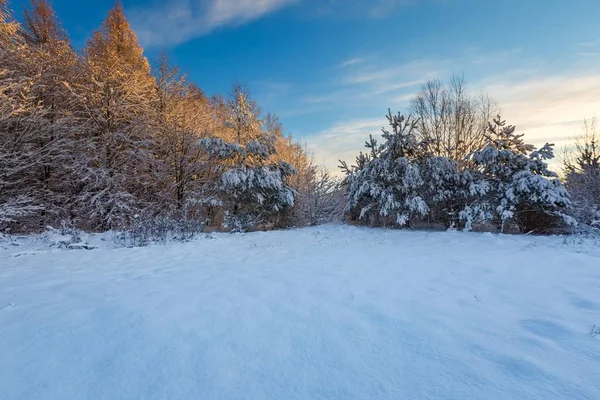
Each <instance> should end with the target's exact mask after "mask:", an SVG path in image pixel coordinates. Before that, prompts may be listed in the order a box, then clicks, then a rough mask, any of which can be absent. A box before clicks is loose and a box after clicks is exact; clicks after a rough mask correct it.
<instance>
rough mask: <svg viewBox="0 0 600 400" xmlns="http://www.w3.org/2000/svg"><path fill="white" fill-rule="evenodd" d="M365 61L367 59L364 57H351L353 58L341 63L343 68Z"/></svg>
mask: <svg viewBox="0 0 600 400" xmlns="http://www.w3.org/2000/svg"><path fill="white" fill-rule="evenodd" d="M364 61H365V59H364V58H351V59H349V60H346V61H344V62H343V63H342V64H341V67H342V68H345V67H349V66H351V65H356V64H360V63H363V62H364Z"/></svg>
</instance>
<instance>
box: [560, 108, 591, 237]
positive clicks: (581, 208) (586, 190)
mask: <svg viewBox="0 0 600 400" xmlns="http://www.w3.org/2000/svg"><path fill="white" fill-rule="evenodd" d="M564 175H565V178H566V186H567V189H568V190H569V193H570V194H571V196H572V201H573V211H574V215H575V217H576V218H577V219H578V220H579V221H580V222H582V223H584V224H587V225H591V226H595V227H600V134H599V133H598V130H597V127H596V118H592V119H590V120H585V121H584V124H583V133H582V134H581V135H580V136H579V137H578V138H576V139H575V142H574V145H573V147H572V148H569V149H567V150H566V153H565V157H564Z"/></svg>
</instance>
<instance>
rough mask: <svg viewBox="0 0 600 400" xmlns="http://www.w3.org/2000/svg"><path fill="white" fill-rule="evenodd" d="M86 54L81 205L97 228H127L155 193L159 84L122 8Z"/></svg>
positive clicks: (114, 12) (112, 15)
mask: <svg viewBox="0 0 600 400" xmlns="http://www.w3.org/2000/svg"><path fill="white" fill-rule="evenodd" d="M84 54H85V69H84V71H85V73H86V77H87V79H86V80H85V81H84V82H83V84H82V85H81V86H80V87H79V88H78V90H77V93H78V95H79V96H80V97H79V100H80V102H79V103H80V107H81V111H80V116H81V118H82V120H83V121H86V124H85V125H82V126H81V127H80V135H81V138H80V139H81V140H82V141H84V142H85V146H84V149H85V153H84V155H83V157H82V160H83V163H82V166H81V169H80V171H79V174H80V176H79V180H80V181H81V182H82V183H83V186H82V188H81V190H80V192H79V193H78V196H77V199H78V202H79V205H80V207H82V209H83V213H84V214H85V215H87V216H88V218H90V219H91V221H92V222H93V223H94V224H95V225H96V227H101V228H106V227H115V226H120V225H123V224H125V225H126V224H127V222H128V220H130V218H132V217H133V216H134V215H135V214H136V213H137V212H139V211H140V210H141V209H143V208H144V207H146V206H147V205H148V202H149V201H150V200H151V198H152V194H153V191H154V190H155V187H153V185H154V179H153V177H152V171H153V166H152V162H153V161H154V159H155V157H154V155H153V154H152V151H153V140H152V130H151V127H152V121H153V120H154V118H153V115H152V113H153V110H154V109H155V107H154V103H155V102H156V90H155V81H154V79H153V78H152V76H151V73H150V66H149V63H148V61H147V60H146V58H145V57H144V55H143V50H142V48H141V46H140V45H139V43H138V40H137V37H136V35H135V32H134V31H133V30H132V28H131V27H130V25H129V23H128V21H127V19H126V18H125V14H124V10H123V7H122V5H121V4H120V3H117V4H116V5H115V6H114V7H113V9H112V10H111V11H110V12H109V15H108V17H107V18H106V20H105V21H104V22H103V24H102V27H101V28H100V29H99V30H98V31H96V32H94V34H93V36H92V39H91V40H90V41H89V42H88V44H87V46H86V48H85V50H84ZM147 196H150V198H147Z"/></svg>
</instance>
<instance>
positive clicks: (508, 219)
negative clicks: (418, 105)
mask: <svg viewBox="0 0 600 400" xmlns="http://www.w3.org/2000/svg"><path fill="white" fill-rule="evenodd" d="M486 137H487V140H488V143H487V144H486V145H485V146H484V147H483V148H481V149H479V150H477V151H475V152H473V153H472V154H471V155H470V156H469V161H470V162H471V163H472V168H471V170H470V171H467V172H465V175H466V176H468V180H469V181H470V184H469V194H470V195H471V200H470V202H469V203H468V204H467V206H466V207H465V208H464V210H463V211H462V213H461V217H462V219H463V220H464V221H465V224H466V226H467V228H470V227H471V226H472V224H473V222H475V221H485V220H488V221H491V222H492V223H493V224H496V225H497V226H498V228H499V229H500V230H502V231H505V230H506V228H507V226H508V225H509V224H516V227H517V228H518V229H519V230H520V231H526V232H529V231H535V232H549V231H551V230H552V229H554V228H556V227H557V225H560V224H561V223H564V222H565V221H568V218H567V217H566V216H565V215H564V214H563V211H564V210H565V209H566V207H568V206H569V203H570V202H569V194H568V192H567V190H566V189H565V187H564V185H563V184H562V183H561V182H560V181H559V179H558V175H557V174H556V173H555V172H553V171H551V170H550V169H549V168H548V164H547V163H546V161H547V160H550V159H552V158H553V157H554V153H553V145H552V144H546V145H545V146H543V147H542V148H541V149H539V150H536V149H535V148H534V146H533V145H530V144H526V143H525V142H524V141H523V135H522V134H516V133H515V127H514V126H512V125H506V123H505V121H503V120H502V119H501V118H500V117H497V118H495V119H494V120H493V121H492V122H490V124H489V127H488V133H487V135H486Z"/></svg>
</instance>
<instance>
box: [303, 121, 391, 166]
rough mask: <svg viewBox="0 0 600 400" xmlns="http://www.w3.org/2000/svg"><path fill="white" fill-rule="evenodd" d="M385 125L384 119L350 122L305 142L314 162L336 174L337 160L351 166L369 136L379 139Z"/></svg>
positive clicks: (318, 134)
mask: <svg viewBox="0 0 600 400" xmlns="http://www.w3.org/2000/svg"><path fill="white" fill-rule="evenodd" d="M385 124H386V120H385V118H384V117H381V118H371V119H357V120H351V121H347V122H343V123H340V124H337V125H335V126H333V127H331V128H329V129H327V130H325V131H322V132H319V133H317V134H316V135H313V136H310V137H308V138H307V140H306V142H307V144H308V146H309V148H310V149H311V150H312V151H313V152H314V155H315V159H316V161H317V162H318V163H322V164H323V165H324V166H325V167H326V168H327V169H328V170H329V171H331V172H333V173H337V172H339V169H338V166H339V164H340V163H339V160H343V161H346V162H348V164H353V163H354V159H355V158H356V156H357V155H358V153H359V152H360V151H363V150H364V143H365V141H366V140H367V139H368V138H369V134H373V136H375V137H377V139H379V132H381V128H382V127H383V126H384V125H385Z"/></svg>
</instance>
